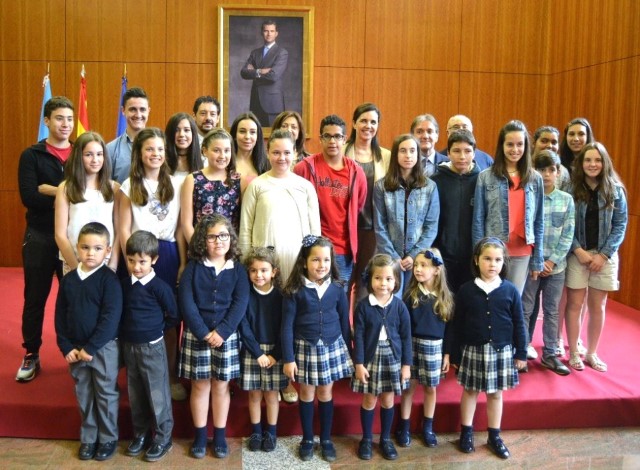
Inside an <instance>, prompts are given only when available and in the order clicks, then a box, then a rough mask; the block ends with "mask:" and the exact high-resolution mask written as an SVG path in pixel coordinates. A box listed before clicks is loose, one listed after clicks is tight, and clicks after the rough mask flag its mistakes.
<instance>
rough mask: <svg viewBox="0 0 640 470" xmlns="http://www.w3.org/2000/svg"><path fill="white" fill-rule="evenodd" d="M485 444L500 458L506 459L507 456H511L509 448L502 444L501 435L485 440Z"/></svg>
mask: <svg viewBox="0 0 640 470" xmlns="http://www.w3.org/2000/svg"><path fill="white" fill-rule="evenodd" d="M487 445H488V446H489V448H490V449H491V450H492V451H493V452H494V453H495V454H496V455H497V456H498V457H500V458H501V459H508V458H509V457H511V454H510V453H509V449H507V446H505V445H504V442H502V438H501V437H499V436H498V437H496V438H495V439H489V440H487Z"/></svg>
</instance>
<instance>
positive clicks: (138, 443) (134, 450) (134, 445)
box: [124, 434, 151, 457]
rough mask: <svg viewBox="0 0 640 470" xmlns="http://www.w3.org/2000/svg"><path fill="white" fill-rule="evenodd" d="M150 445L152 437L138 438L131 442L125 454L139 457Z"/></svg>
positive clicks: (146, 435)
mask: <svg viewBox="0 0 640 470" xmlns="http://www.w3.org/2000/svg"><path fill="white" fill-rule="evenodd" d="M150 444H151V436H149V435H148V434H145V435H143V436H138V437H136V438H134V439H133V440H132V441H131V443H130V444H129V446H128V447H127V450H126V451H125V452H124V453H125V454H127V455H128V456H129V457H137V456H138V455H140V454H142V452H144V451H145V450H146V449H147V448H148V447H149V445H150Z"/></svg>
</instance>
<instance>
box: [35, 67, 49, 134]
mask: <svg viewBox="0 0 640 470" xmlns="http://www.w3.org/2000/svg"><path fill="white" fill-rule="evenodd" d="M42 88H44V95H42V109H40V127H39V128H38V142H40V141H41V140H42V139H46V138H47V137H49V128H48V127H47V126H45V125H44V105H45V104H47V101H49V100H50V99H51V82H50V81H49V74H46V75H45V76H44V79H43V80H42Z"/></svg>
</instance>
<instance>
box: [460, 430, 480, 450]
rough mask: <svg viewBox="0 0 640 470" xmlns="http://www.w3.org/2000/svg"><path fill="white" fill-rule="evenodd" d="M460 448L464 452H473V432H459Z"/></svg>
mask: <svg viewBox="0 0 640 470" xmlns="http://www.w3.org/2000/svg"><path fill="white" fill-rule="evenodd" d="M460 450H461V451H462V452H464V453H465V454H470V453H471V452H475V450H476V448H475V446H474V445H473V433H468V434H460Z"/></svg>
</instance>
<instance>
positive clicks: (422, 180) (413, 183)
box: [384, 134, 427, 191]
mask: <svg viewBox="0 0 640 470" xmlns="http://www.w3.org/2000/svg"><path fill="white" fill-rule="evenodd" d="M407 140H412V141H413V143H414V144H415V145H416V159H417V161H416V164H415V166H414V167H413V168H412V169H411V174H409V179H408V180H406V181H405V180H403V178H402V170H401V168H400V164H399V163H398V153H399V150H400V144H401V143H402V142H405V141H407ZM426 184H427V177H426V176H425V175H424V170H423V169H422V157H421V156H420V143H419V142H418V140H417V139H416V138H415V137H414V136H413V135H411V134H401V135H399V136H398V137H396V138H395V140H394V141H393V145H392V146H391V160H390V161H389V170H388V171H387V174H386V175H385V177H384V189H385V191H397V190H398V189H400V188H401V187H403V186H404V187H405V188H407V189H416V188H422V187H424V186H425V185H426Z"/></svg>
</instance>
